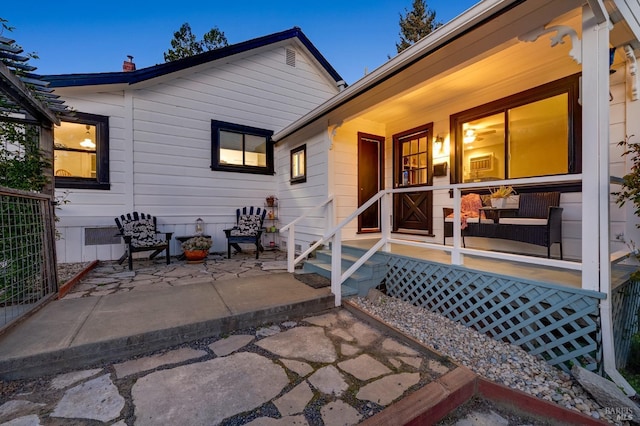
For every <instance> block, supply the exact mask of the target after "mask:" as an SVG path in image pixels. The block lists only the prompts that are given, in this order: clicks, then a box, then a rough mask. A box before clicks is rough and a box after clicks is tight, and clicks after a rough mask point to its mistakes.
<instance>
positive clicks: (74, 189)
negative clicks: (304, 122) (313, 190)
mask: <svg viewBox="0 0 640 426" xmlns="http://www.w3.org/2000/svg"><path fill="white" fill-rule="evenodd" d="M44 79H45V80H47V81H49V82H50V83H51V87H53V88H54V89H55V93H56V94H57V95H59V96H61V97H62V99H64V100H65V101H66V102H67V105H69V106H70V107H72V108H73V109H74V110H75V111H76V114H75V119H73V120H68V121H63V122H62V124H61V126H59V127H56V129H55V131H54V138H55V164H54V168H55V175H56V179H55V186H56V191H57V193H58V194H59V195H62V194H64V193H65V192H66V191H68V195H67V199H68V201H69V203H68V204H65V205H64V206H62V208H60V209H59V210H58V212H57V213H58V216H59V219H60V220H59V223H58V227H57V228H58V230H59V232H60V234H61V236H62V238H61V239H60V240H59V241H58V242H57V255H58V260H59V261H60V262H78V261H88V260H94V259H99V260H112V259H118V258H119V257H120V256H121V254H122V253H123V251H124V246H123V245H122V242H121V241H120V238H119V237H117V236H116V233H117V229H116V228H115V223H114V218H115V217H117V216H119V215H121V214H123V213H127V212H132V211H139V212H145V213H150V214H153V215H155V216H156V217H158V219H159V225H158V226H159V228H160V229H161V230H163V231H172V232H173V233H174V235H176V236H180V235H190V234H193V233H194V230H195V222H196V220H197V219H198V218H201V219H202V220H203V221H204V223H205V225H204V228H205V229H204V232H205V233H206V234H209V235H211V236H212V237H213V240H214V247H213V250H214V251H220V252H222V251H225V249H226V240H225V236H224V232H223V229H225V228H229V227H231V226H232V225H233V224H234V221H235V209H236V208H238V207H242V206H246V205H257V206H262V205H263V204H264V201H265V197H266V196H267V195H269V194H273V193H277V183H278V177H279V175H280V174H282V173H284V172H285V171H284V169H283V165H282V161H281V159H280V158H278V157H277V156H276V154H275V153H274V147H273V144H272V142H271V140H270V136H271V135H272V134H273V133H275V132H277V131H280V130H281V129H282V128H284V127H285V126H287V125H288V124H290V123H291V122H293V121H295V120H296V119H298V118H300V117H301V116H302V115H304V114H306V113H307V112H308V111H310V110H311V109H313V108H315V107H316V106H318V105H319V104H320V103H322V102H323V101H326V100H327V99H329V98H331V97H332V96H334V95H335V94H337V93H338V92H339V90H340V89H341V88H343V87H344V82H343V81H342V78H341V77H340V76H339V75H338V73H337V72H336V71H335V70H334V69H333V68H332V67H331V65H329V63H328V62H327V61H326V59H325V58H324V57H323V56H322V55H321V54H320V52H319V51H318V50H317V49H316V48H315V46H314V45H313V44H312V43H311V42H310V41H309V39H308V38H307V37H306V36H305V35H304V33H303V32H302V31H301V30H300V29H299V28H292V29H289V30H286V31H283V32H280V33H275V34H271V35H267V36H264V37H260V38H257V39H253V40H249V41H246V42H242V43H238V44H234V45H230V46H227V47H223V48H220V49H216V50H213V51H209V52H205V53H202V54H199V55H195V56H192V57H189V58H185V59H182V60H178V61H174V62H169V63H164V64H160V65H155V66H151V67H148V68H142V69H136V67H135V64H134V63H133V61H132V58H131V57H130V58H129V59H128V60H126V61H125V62H124V64H123V71H122V72H110V73H98V74H66V75H49V76H45V77H44ZM172 253H174V254H178V253H180V249H179V243H178V242H177V241H176V240H174V241H172Z"/></svg>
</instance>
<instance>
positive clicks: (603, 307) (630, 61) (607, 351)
mask: <svg viewBox="0 0 640 426" xmlns="http://www.w3.org/2000/svg"><path fill="white" fill-rule="evenodd" d="M624 52H625V56H626V59H627V66H628V73H629V75H630V77H631V82H630V84H631V93H630V95H631V100H632V101H635V100H637V99H638V84H637V70H638V68H637V64H636V58H635V55H634V54H633V49H632V48H631V46H629V45H626V46H624ZM606 290H607V291H606V293H607V298H606V299H605V300H603V301H601V302H600V317H601V320H600V321H601V324H602V347H603V354H602V358H603V361H604V371H605V373H607V375H608V376H609V377H610V378H611V380H613V381H614V382H615V384H616V385H618V386H619V387H620V388H622V390H623V391H624V393H625V394H627V396H630V397H631V396H634V395H635V394H636V391H635V389H633V387H632V386H631V385H630V384H629V383H628V382H627V380H626V379H625V378H624V377H622V375H621V374H620V372H619V371H618V369H617V366H616V361H615V359H616V358H615V347H614V341H613V320H612V310H611V282H609V286H608V287H607V289H606ZM605 328H606V330H607V332H606V333H605V332H604V331H605ZM605 335H606V336H607V338H608V340H611V341H610V342H608V343H605Z"/></svg>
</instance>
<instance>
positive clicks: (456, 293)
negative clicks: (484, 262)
mask: <svg viewBox="0 0 640 426" xmlns="http://www.w3.org/2000/svg"><path fill="white" fill-rule="evenodd" d="M388 256H389V260H388V266H389V268H388V273H387V277H386V286H387V292H388V294H389V295H390V296H394V297H398V298H400V299H402V300H405V301H408V302H410V303H412V304H414V305H417V306H422V307H424V308H426V309H429V310H430V311H432V312H437V313H439V314H441V315H443V316H445V317H447V318H449V319H451V320H453V321H456V322H459V323H461V324H463V325H466V326H468V327H472V328H474V329H475V330H477V331H479V332H481V333H485V334H487V335H489V336H491V337H492V338H494V339H496V340H502V341H506V342H509V343H512V344H514V345H518V346H520V347H522V348H523V349H524V350H526V351H527V352H529V353H530V354H533V355H540V356H541V357H542V358H544V359H545V360H547V362H549V363H550V364H551V365H554V366H557V367H559V368H561V369H563V370H565V371H569V370H570V369H571V365H572V364H573V363H577V364H578V365H581V366H583V367H585V368H587V369H588V370H591V371H597V372H600V370H601V367H602V338H601V327H600V310H599V300H600V299H603V298H604V297H605V295H604V294H603V293H599V292H595V291H587V290H581V289H572V288H569V287H562V286H558V285H552V284H546V283H539V282H535V281H531V280H526V279H521V278H518V277H510V276H506V275H498V274H491V273H488V272H482V271H475V270H471V269H468V268H465V267H463V266H454V265H444V264H439V263H431V262H426V261H424V260H419V259H412V258H408V257H404V256H398V255H388Z"/></svg>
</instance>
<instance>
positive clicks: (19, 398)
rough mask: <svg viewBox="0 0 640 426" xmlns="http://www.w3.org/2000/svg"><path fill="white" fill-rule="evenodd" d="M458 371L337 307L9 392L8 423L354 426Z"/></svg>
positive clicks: (3, 412) (13, 386) (4, 410)
mask: <svg viewBox="0 0 640 426" xmlns="http://www.w3.org/2000/svg"><path fill="white" fill-rule="evenodd" d="M453 368H455V366H454V365H453V364H451V363H450V362H448V361H447V360H446V359H442V358H440V357H439V356H438V355H436V354H434V353H431V352H428V351H422V350H421V351H420V352H419V351H418V350H416V349H414V348H411V347H408V346H406V345H405V344H401V343H399V342H398V341H397V340H394V339H393V338H390V337H388V336H386V335H384V334H382V333H381V332H380V331H378V330H376V329H374V328H372V327H370V326H369V325H367V324H365V323H363V322H362V321H360V320H358V319H356V318H355V317H354V316H353V315H352V314H350V313H349V312H348V311H346V310H344V309H337V310H334V311H332V312H330V313H328V314H324V315H320V316H314V317H309V318H305V319H304V320H302V321H299V322H293V321H289V322H284V323H281V324H274V325H271V326H269V327H264V328H259V329H256V330H244V331H240V332H238V333H237V334H233V335H230V336H228V337H226V338H222V339H218V340H215V339H210V340H206V341H198V342H193V343H192V344H189V345H184V346H182V347H178V348H172V349H169V350H166V351H162V352H159V353H154V354H150V355H148V356H144V357H140V358H136V359H131V360H126V361H123V362H121V363H115V364H110V365H104V366H96V367H95V368H92V369H87V370H82V371H72V372H68V373H65V374H62V375H59V376H56V377H49V378H43V379H39V380H33V381H26V382H19V383H10V384H4V386H5V389H3V394H2V401H3V402H4V403H3V404H2V405H1V406H0V422H7V423H6V424H8V425H61V424H109V425H112V424H114V425H118V426H121V425H134V424H135V425H169V424H172V425H173V424H180V425H216V424H222V425H241V424H250V425H285V424H286V425H320V424H325V425H349V424H357V423H359V422H360V421H362V420H363V419H365V418H368V417H371V416H372V415H374V414H376V413H378V412H380V411H381V410H382V409H383V408H384V407H387V406H388V405H390V404H391V403H392V402H394V401H396V400H398V399H401V398H402V397H403V395H406V394H407V393H410V392H411V391H413V390H416V389H418V388H420V387H422V386H424V385H426V384H428V383H430V382H432V381H434V380H437V378H439V377H440V376H442V375H444V374H446V373H447V372H449V371H450V370H451V369H453ZM89 421H91V422H89ZM3 424H5V423H3Z"/></svg>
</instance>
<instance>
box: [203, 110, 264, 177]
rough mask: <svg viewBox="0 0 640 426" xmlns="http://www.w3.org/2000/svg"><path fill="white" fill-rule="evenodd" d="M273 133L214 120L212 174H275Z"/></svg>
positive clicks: (212, 124)
mask: <svg viewBox="0 0 640 426" xmlns="http://www.w3.org/2000/svg"><path fill="white" fill-rule="evenodd" d="M272 135H273V131H272V130H266V129H259V128H256V127H250V126H243V125H240V124H234V123H227V122H224V121H218V120H211V157H212V158H211V170H219V171H225V172H239V173H257V174H265V175H272V174H273V170H274V167H273V142H272V141H271V136H272Z"/></svg>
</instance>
